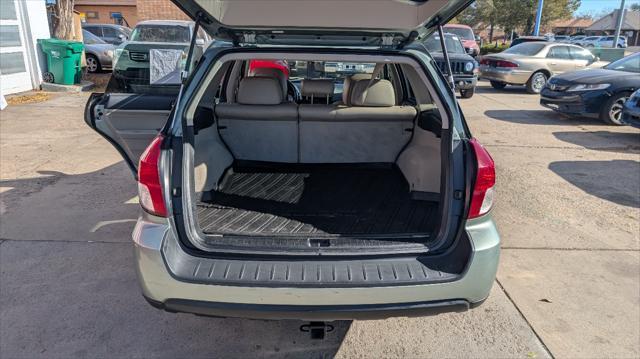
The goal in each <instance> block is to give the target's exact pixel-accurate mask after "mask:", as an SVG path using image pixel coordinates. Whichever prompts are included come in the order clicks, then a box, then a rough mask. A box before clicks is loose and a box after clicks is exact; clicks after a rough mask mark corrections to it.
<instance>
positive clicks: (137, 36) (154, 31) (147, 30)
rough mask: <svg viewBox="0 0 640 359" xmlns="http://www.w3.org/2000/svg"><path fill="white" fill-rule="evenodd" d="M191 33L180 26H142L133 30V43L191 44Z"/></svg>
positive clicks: (186, 28)
mask: <svg viewBox="0 0 640 359" xmlns="http://www.w3.org/2000/svg"><path fill="white" fill-rule="evenodd" d="M190 37H191V36H190V31H189V27H187V26H180V25H140V26H136V28H135V29H133V33H132V34H131V41H141V42H182V43H184V42H189V39H190Z"/></svg>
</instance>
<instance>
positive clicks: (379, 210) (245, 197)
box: [197, 165, 438, 241]
mask: <svg viewBox="0 0 640 359" xmlns="http://www.w3.org/2000/svg"><path fill="white" fill-rule="evenodd" d="M205 197H206V200H203V201H201V202H200V203H199V204H198V213H197V214H198V222H199V224H200V228H201V229H202V231H203V232H204V233H216V234H224V235H228V234H230V235H245V236H246V235H250V236H273V235H277V236H313V237H314V238H317V237H341V236H349V237H356V236H361V235H375V236H377V237H387V238H394V237H399V238H403V239H405V240H406V239H407V238H409V237H411V236H412V235H414V234H422V235H423V236H420V237H421V238H420V240H421V241H423V240H424V239H425V238H424V235H428V234H429V233H430V232H431V231H432V230H433V229H434V227H435V224H436V214H437V210H438V202H437V201H433V200H425V199H416V198H414V197H415V194H413V195H412V193H411V192H410V191H409V185H408V183H407V181H406V180H405V178H404V177H403V176H402V173H401V172H400V170H399V169H398V168H397V167H395V166H393V165H388V166H380V167H370V166H362V167H358V166H351V167H349V166H330V165H306V166H278V167H246V166H237V165H236V166H234V167H233V168H232V169H230V170H228V171H227V173H226V174H225V177H224V179H223V180H222V184H221V186H220V188H219V189H218V190H215V191H212V192H210V193H209V195H208V196H205Z"/></svg>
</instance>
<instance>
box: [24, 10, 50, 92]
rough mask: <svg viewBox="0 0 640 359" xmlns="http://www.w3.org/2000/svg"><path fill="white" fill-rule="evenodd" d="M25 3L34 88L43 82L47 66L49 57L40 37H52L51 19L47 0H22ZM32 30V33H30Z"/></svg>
mask: <svg viewBox="0 0 640 359" xmlns="http://www.w3.org/2000/svg"><path fill="white" fill-rule="evenodd" d="M20 1H21V2H22V3H23V5H24V6H23V9H24V11H25V12H26V14H27V16H25V17H24V18H25V19H26V21H25V22H26V23H25V25H26V26H25V28H26V29H28V30H27V35H28V36H25V37H28V39H29V42H30V43H29V48H30V50H31V51H32V53H31V54H29V62H31V68H32V71H31V80H32V85H33V88H34V89H35V88H39V86H40V84H41V83H42V73H43V72H44V71H45V70H46V68H47V57H46V56H45V55H44V54H43V53H42V50H41V49H40V48H39V47H38V42H37V41H38V39H48V38H51V34H50V33H49V19H48V17H47V6H46V4H45V0H20ZM29 32H30V34H29Z"/></svg>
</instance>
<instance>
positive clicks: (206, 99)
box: [86, 0, 500, 329]
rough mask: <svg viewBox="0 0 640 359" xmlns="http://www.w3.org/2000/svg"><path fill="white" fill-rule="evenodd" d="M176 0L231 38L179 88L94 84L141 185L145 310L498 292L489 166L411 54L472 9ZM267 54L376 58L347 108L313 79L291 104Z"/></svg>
mask: <svg viewBox="0 0 640 359" xmlns="http://www.w3.org/2000/svg"><path fill="white" fill-rule="evenodd" d="M174 3H176V4H177V5H178V6H179V7H180V8H181V9H183V10H184V11H185V12H186V13H187V14H188V15H189V16H190V17H191V18H193V19H194V20H197V21H198V23H200V24H202V26H203V28H204V29H205V30H206V31H207V32H208V33H209V34H210V35H211V36H216V37H217V38H218V39H220V40H221V41H216V43H215V44H214V46H212V47H209V49H208V50H207V51H205V53H204V54H203V55H202V57H201V59H200V61H199V63H198V64H197V66H195V67H194V68H192V69H189V68H188V66H187V68H185V72H186V73H188V75H187V78H186V80H185V83H184V85H183V86H182V87H181V89H180V92H179V95H178V96H177V97H176V96H175V95H174V96H173V97H171V95H168V94H164V95H158V94H155V93H152V94H148V95H147V94H141V93H106V94H94V95H92V96H91V97H90V99H89V101H88V103H87V107H86V121H87V123H88V124H89V125H90V126H91V127H92V128H94V129H95V130H96V131H98V132H99V133H100V134H102V135H103V136H104V137H106V138H107V139H108V140H109V141H110V142H111V143H112V144H113V145H114V146H115V147H116V148H117V149H118V150H119V151H120V153H121V154H122V155H123V157H124V158H125V161H126V162H127V163H128V164H129V166H130V167H131V170H132V174H133V176H132V179H135V180H136V181H137V185H138V189H139V201H140V205H141V206H142V209H143V211H142V212H141V215H140V217H139V219H138V222H137V224H136V226H135V229H134V231H133V243H134V250H135V263H136V268H137V272H138V278H139V281H140V285H141V288H142V292H143V295H144V296H145V298H147V300H148V301H149V303H151V304H152V305H153V306H155V307H157V308H161V309H164V310H168V311H172V312H189V313H196V314H201V315H213V316H230V317H249V318H267V319H286V318H290V319H301V320H309V321H325V320H338V319H356V318H361V319H370V318H386V317H390V316H417V315H428V314H436V313H440V312H443V311H464V310H467V309H469V308H471V307H474V306H477V305H479V304H480V303H482V302H483V301H484V300H485V299H486V298H487V296H488V295H489V292H490V289H491V286H492V285H493V282H494V280H495V275H496V270H497V267H498V257H499V252H500V237H499V235H498V232H497V230H496V226H495V224H494V221H493V219H492V215H491V208H492V206H493V199H494V185H495V169H494V162H493V160H492V159H491V156H490V155H489V153H488V152H487V150H486V149H485V148H484V147H483V146H481V145H480V143H479V142H478V141H477V140H476V139H475V138H473V137H472V135H471V133H470V132H469V129H468V127H467V126H466V124H465V122H464V118H463V116H462V114H461V113H460V107H459V106H458V105H457V104H456V98H455V96H454V92H453V91H452V90H451V89H450V87H449V85H448V84H447V82H446V80H445V78H444V77H443V76H442V74H441V72H440V70H439V69H438V67H437V65H436V64H435V62H434V61H433V57H432V56H431V54H430V53H429V52H428V51H426V50H425V49H424V47H422V46H419V48H413V47H408V46H407V45H408V44H409V43H411V42H412V41H413V40H415V39H416V38H417V39H418V40H419V39H421V38H424V37H425V36H428V35H429V34H430V33H432V32H434V31H436V29H439V31H442V30H441V27H440V25H441V24H444V23H446V22H447V21H448V20H450V19H451V18H453V17H454V16H455V15H456V14H458V13H459V12H460V11H462V10H463V9H464V7H466V5H467V4H468V3H469V1H467V0H451V1H447V2H443V1H426V2H420V3H415V4H412V3H409V2H398V1H391V0H380V1H375V2H370V3H369V5H368V6H362V2H361V1H360V0H345V1H342V2H341V9H340V11H339V12H337V11H336V9H335V8H331V7H327V6H325V5H324V4H323V3H321V2H313V1H303V2H299V3H297V4H296V6H294V7H291V6H290V4H289V2H287V1H284V2H283V1H268V0H263V1H229V2H226V3H225V6H223V7H221V6H217V5H216V4H218V3H217V2H212V1H207V0H174ZM194 31H195V30H194ZM222 40H224V41H229V45H228V46H227V45H226V43H225V42H223V41H222ZM257 59H259V60H261V61H260V62H259V63H260V64H268V63H269V62H273V63H279V64H280V63H286V64H292V63H297V62H307V66H306V67H307V68H308V67H309V66H311V65H309V64H310V63H316V62H319V63H327V62H341V63H353V64H373V69H372V71H371V73H367V72H366V71H365V73H358V74H353V75H347V74H345V76H344V78H343V84H342V86H341V89H340V90H339V91H340V92H341V95H342V96H341V100H340V101H333V99H332V96H333V94H334V91H335V81H334V79H326V78H322V77H306V78H304V79H302V80H301V83H300V89H299V92H300V98H296V97H297V96H294V95H295V94H294V91H295V90H296V89H297V88H296V87H295V86H292V85H291V83H290V82H289V81H290V79H289V78H288V77H287V76H286V75H285V74H284V71H283V69H282V68H279V67H277V66H262V65H260V66H257V65H254V66H251V62H252V60H257ZM186 62H187V64H189V63H190V62H189V59H186ZM356 68H359V67H358V66H356ZM362 68H363V69H366V68H370V65H364V66H362ZM250 70H251V71H250ZM159 129H161V130H159ZM158 130H159V131H158ZM132 182H133V181H132ZM311 327H313V328H317V323H316V324H314V325H312V326H311ZM311 327H309V326H307V328H308V329H312V328H311Z"/></svg>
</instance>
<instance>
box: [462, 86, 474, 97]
mask: <svg viewBox="0 0 640 359" xmlns="http://www.w3.org/2000/svg"><path fill="white" fill-rule="evenodd" d="M475 92H476V89H475V87H474V88H470V89H468V90H460V96H462V98H471V97H473V94H474V93H475Z"/></svg>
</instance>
